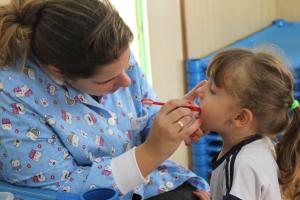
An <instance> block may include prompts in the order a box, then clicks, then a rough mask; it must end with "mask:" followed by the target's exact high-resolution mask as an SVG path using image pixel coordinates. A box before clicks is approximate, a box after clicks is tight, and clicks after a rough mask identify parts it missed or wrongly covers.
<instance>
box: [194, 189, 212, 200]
mask: <svg viewBox="0 0 300 200" xmlns="http://www.w3.org/2000/svg"><path fill="white" fill-rule="evenodd" d="M193 194H194V195H195V196H196V197H197V198H198V199H200V200H210V193H209V192H206V191H201V190H196V191H194V192H193Z"/></svg>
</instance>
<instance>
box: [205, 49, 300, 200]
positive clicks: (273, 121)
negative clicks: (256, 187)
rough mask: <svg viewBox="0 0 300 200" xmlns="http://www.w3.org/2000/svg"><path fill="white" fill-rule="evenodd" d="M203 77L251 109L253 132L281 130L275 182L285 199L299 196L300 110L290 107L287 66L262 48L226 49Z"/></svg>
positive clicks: (291, 77)
mask: <svg viewBox="0 0 300 200" xmlns="http://www.w3.org/2000/svg"><path fill="white" fill-rule="evenodd" d="M207 76H208V77H209V78H210V80H212V82H213V83H214V84H215V85H216V86H217V87H220V88H224V89H225V90H226V91H227V92H228V93H229V94H231V95H232V96H233V97H235V98H236V99H237V100H238V102H239V104H240V105H239V106H240V107H241V108H248V109H249V110H251V112H252V113H253V115H254V118H255V121H256V122H258V123H256V124H255V127H256V131H257V133H259V134H262V135H269V136H270V135H277V134H279V133H280V132H282V131H285V133H284V135H283V137H282V139H281V140H280V141H279V143H278V144H277V146H276V150H277V162H278V166H279V169H280V179H279V181H280V184H281V185H282V189H283V193H284V195H285V196H286V197H287V198H291V199H299V198H300V109H299V107H298V108H296V109H294V110H293V111H291V110H290V106H291V104H292V103H293V101H294V94H293V84H294V79H293V74H292V72H291V71H290V70H289V68H288V67H287V65H286V64H285V63H284V62H283V61H282V60H281V59H279V58H277V57H276V56H275V55H273V54H272V53H269V52H266V51H263V50H250V49H240V48H237V49H228V50H225V51H222V52H220V53H218V54H217V55H216V56H215V57H214V58H213V60H212V61H211V63H210V64H209V67H208V69H207ZM290 111H291V112H290Z"/></svg>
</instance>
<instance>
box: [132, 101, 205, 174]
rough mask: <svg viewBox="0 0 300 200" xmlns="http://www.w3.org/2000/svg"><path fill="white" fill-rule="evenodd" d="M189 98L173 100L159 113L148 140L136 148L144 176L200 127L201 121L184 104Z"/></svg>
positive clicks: (137, 158)
mask: <svg viewBox="0 0 300 200" xmlns="http://www.w3.org/2000/svg"><path fill="white" fill-rule="evenodd" d="M187 105H190V104H189V102H188V101H187V100H184V99H179V100H171V101H169V102H167V103H166V104H165V105H164V106H163V107H162V109H161V110H160V111H159V112H158V113H157V115H156V117H155V119H154V122H153V125H152V128H151V130H150V133H149V136H148V138H147V140H146V141H145V142H144V143H143V144H142V145H140V146H138V147H137V148H136V160H137V162H138V165H139V168H140V171H141V173H142V174H143V176H147V175H148V174H149V173H150V172H151V171H152V170H153V169H154V168H156V167H157V166H158V165H159V164H160V163H162V162H163V161H164V160H166V159H168V158H169V157H170V156H171V155H172V154H173V153H174V152H175V151H176V149H177V148H178V146H179V145H180V143H181V142H182V141H183V140H184V139H186V138H189V137H190V136H191V134H193V133H194V132H196V131H197V130H198V129H199V128H200V124H201V121H200V120H199V119H195V118H194V117H193V112H192V111H191V110H190V109H189V108H183V106H187Z"/></svg>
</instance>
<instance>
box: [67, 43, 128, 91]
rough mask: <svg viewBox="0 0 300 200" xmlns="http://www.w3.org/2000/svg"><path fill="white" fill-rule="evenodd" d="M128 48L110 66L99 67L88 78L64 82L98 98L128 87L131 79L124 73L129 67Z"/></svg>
mask: <svg viewBox="0 0 300 200" xmlns="http://www.w3.org/2000/svg"><path fill="white" fill-rule="evenodd" d="M129 55H130V50H129V48H127V49H125V50H124V51H123V53H122V54H121V56H120V58H118V59H117V60H116V61H114V62H113V63H111V64H108V65H104V66H101V67H99V69H97V70H96V73H95V75H93V76H92V77H90V78H86V79H83V78H80V79H76V80H68V81H66V82H67V83H68V84H70V85H71V86H72V87H74V88H76V89H78V90H80V91H81V92H85V93H88V94H90V95H95V96H100V95H104V94H108V93H113V92H115V91H117V90H118V89H119V88H121V87H128V86H129V85H130V84H131V79H130V78H129V76H128V75H127V73H126V71H127V69H128V65H129Z"/></svg>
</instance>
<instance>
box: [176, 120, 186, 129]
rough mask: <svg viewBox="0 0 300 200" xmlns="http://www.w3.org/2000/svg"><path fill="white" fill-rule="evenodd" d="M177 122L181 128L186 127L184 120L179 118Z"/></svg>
mask: <svg viewBox="0 0 300 200" xmlns="http://www.w3.org/2000/svg"><path fill="white" fill-rule="evenodd" d="M176 123H177V124H178V125H179V126H180V129H182V128H183V127H184V125H183V123H182V121H180V120H179V121H177V122H176Z"/></svg>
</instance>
